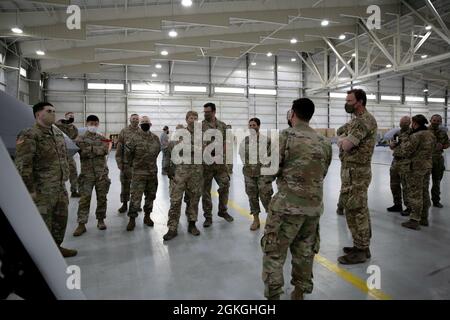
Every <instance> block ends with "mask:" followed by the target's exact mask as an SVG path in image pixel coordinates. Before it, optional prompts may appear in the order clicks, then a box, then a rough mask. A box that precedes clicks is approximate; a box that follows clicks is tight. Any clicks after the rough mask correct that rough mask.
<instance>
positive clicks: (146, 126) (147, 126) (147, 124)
mask: <svg viewBox="0 0 450 320" xmlns="http://www.w3.org/2000/svg"><path fill="white" fill-rule="evenodd" d="M141 129H142V130H143V131H145V132H147V131H148V130H150V123H141Z"/></svg>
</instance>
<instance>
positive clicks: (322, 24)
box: [320, 19, 330, 27]
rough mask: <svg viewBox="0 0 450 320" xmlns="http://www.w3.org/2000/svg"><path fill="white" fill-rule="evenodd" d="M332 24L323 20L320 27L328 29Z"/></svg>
mask: <svg viewBox="0 0 450 320" xmlns="http://www.w3.org/2000/svg"><path fill="white" fill-rule="evenodd" d="M329 24H330V21H328V20H326V19H325V20H322V22H321V23H320V25H321V26H322V27H326V26H327V25H329Z"/></svg>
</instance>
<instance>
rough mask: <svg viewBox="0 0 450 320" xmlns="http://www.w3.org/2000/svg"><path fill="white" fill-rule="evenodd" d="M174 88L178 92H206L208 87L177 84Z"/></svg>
mask: <svg viewBox="0 0 450 320" xmlns="http://www.w3.org/2000/svg"><path fill="white" fill-rule="evenodd" d="M173 90H174V91H176V92H197V93H206V87H199V86H175V87H174V88H173Z"/></svg>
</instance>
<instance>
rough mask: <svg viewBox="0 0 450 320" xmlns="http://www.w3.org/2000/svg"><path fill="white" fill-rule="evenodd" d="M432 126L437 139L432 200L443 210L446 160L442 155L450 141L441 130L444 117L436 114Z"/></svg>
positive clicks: (435, 205)
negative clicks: (443, 183) (442, 193)
mask: <svg viewBox="0 0 450 320" xmlns="http://www.w3.org/2000/svg"><path fill="white" fill-rule="evenodd" d="M430 122H431V124H430V126H429V127H428V128H429V129H430V130H431V132H433V134H434V136H435V137H436V147H435V148H434V150H433V169H432V170H431V179H432V181H433V186H432V187H431V200H432V201H433V207H437V208H442V207H443V205H442V204H441V180H442V178H443V177H444V171H445V160H444V156H443V155H442V153H443V151H444V149H447V148H448V147H449V146H450V144H449V139H448V135H447V132H445V131H444V130H443V129H441V128H440V126H441V125H442V117H441V116H440V115H438V114H435V115H433V116H432V117H431V120H430Z"/></svg>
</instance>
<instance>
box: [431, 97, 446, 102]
mask: <svg viewBox="0 0 450 320" xmlns="http://www.w3.org/2000/svg"><path fill="white" fill-rule="evenodd" d="M428 102H435V103H445V99H444V98H428Z"/></svg>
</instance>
